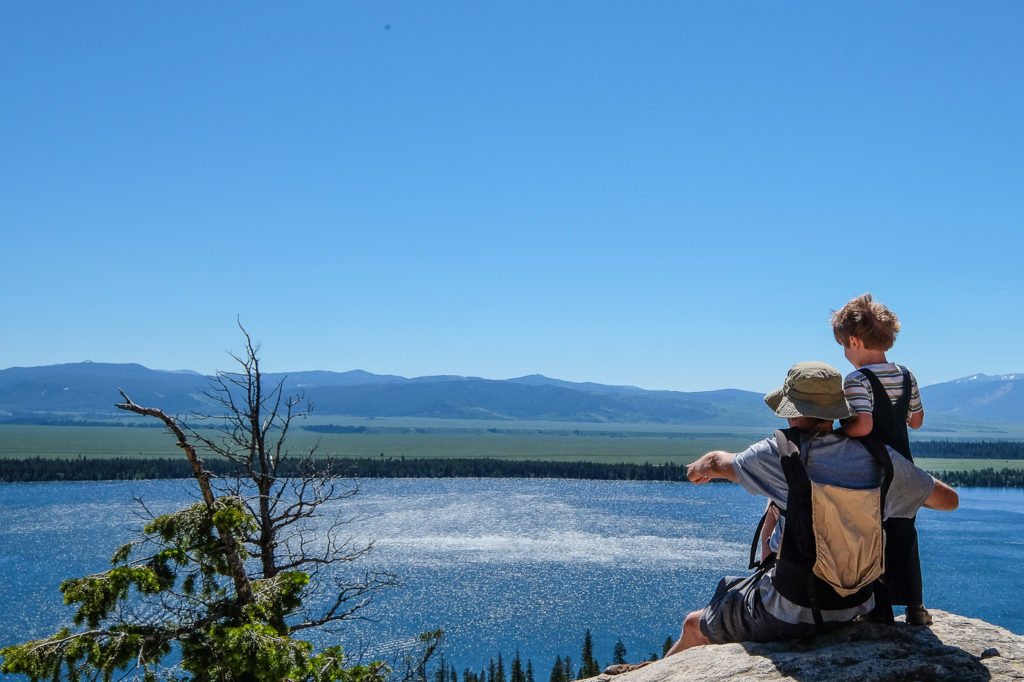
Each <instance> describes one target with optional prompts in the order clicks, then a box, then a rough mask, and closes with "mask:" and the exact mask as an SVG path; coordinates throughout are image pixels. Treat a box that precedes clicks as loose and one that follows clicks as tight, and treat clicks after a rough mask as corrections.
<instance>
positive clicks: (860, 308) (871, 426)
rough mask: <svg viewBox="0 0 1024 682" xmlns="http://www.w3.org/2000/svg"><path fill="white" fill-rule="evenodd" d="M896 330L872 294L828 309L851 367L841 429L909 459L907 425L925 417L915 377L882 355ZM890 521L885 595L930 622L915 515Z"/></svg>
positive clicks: (919, 621)
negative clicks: (847, 409)
mask: <svg viewBox="0 0 1024 682" xmlns="http://www.w3.org/2000/svg"><path fill="white" fill-rule="evenodd" d="M899 331H900V322H899V319H898V318H897V317H896V315H895V314H894V313H893V312H892V311H891V310H889V309H888V308H887V307H885V306H884V305H882V304H881V303H878V302H876V301H874V300H873V299H872V298H871V294H864V295H863V296H858V297H857V298H854V299H853V300H851V301H850V302H849V303H847V304H846V305H844V306H843V307H842V308H841V309H840V310H838V311H834V312H833V313H832V333H833V334H834V335H835V337H836V341H838V342H839V343H840V344H841V345H842V347H843V351H844V354H845V355H846V359H847V360H849V361H850V364H852V365H853V366H854V368H855V369H854V371H853V372H851V373H850V374H849V375H847V377H846V380H845V381H844V382H843V391H844V392H845V393H846V399H847V401H849V403H850V406H851V407H852V408H853V409H854V411H855V412H856V416H855V417H851V418H850V419H849V420H848V421H845V422H844V423H843V427H842V432H843V433H845V434H846V435H847V436H852V437H862V436H871V437H873V438H877V439H879V440H881V441H882V442H883V443H885V444H886V445H888V446H890V447H892V449H894V450H896V451H897V452H899V453H900V454H901V455H903V456H904V457H906V458H907V459H908V460H910V461H913V458H912V457H911V456H910V438H909V436H908V431H907V427H908V426H909V427H910V428H912V429H918V428H921V424H922V423H923V422H924V409H923V407H922V405H921V396H920V395H919V393H918V388H917V380H916V379H915V378H914V375H913V374H911V372H910V370H908V369H907V368H906V367H902V366H900V365H895V364H893V363H891V362H889V361H888V360H887V359H886V357H885V353H886V351H887V350H889V349H890V348H892V346H893V343H895V341H896V335H897V334H898V333H899ZM892 521H893V523H887V524H886V536H887V542H886V548H885V549H886V551H885V555H886V557H885V558H886V570H885V578H884V580H885V584H886V587H887V588H888V590H889V596H890V598H891V599H892V603H893V604H902V605H906V607H907V612H906V619H907V622H908V623H910V624H911V625H931V623H932V618H931V616H930V615H929V614H928V611H927V609H925V608H924V599H923V595H922V586H921V557H920V555H919V553H918V548H917V529H916V528H915V527H914V519H913V518H910V519H893V520H892ZM886 611H888V609H886ZM890 617H891V616H890Z"/></svg>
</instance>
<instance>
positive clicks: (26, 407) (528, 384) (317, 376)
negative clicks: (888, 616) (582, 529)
mask: <svg viewBox="0 0 1024 682" xmlns="http://www.w3.org/2000/svg"><path fill="white" fill-rule="evenodd" d="M263 376H264V380H265V381H266V382H269V383H268V384H267V385H274V384H276V382H277V381H279V380H281V379H284V381H285V391H286V393H287V394H297V393H300V392H301V393H303V394H304V395H305V396H306V397H307V398H308V399H309V400H310V401H311V402H312V403H313V405H314V407H315V414H316V415H318V416H321V417H323V416H334V415H337V416H350V417H433V418H440V419H492V420H551V421H574V422H608V423H663V424H687V425H709V426H716V425H732V426H769V425H776V424H777V420H776V419H775V417H774V416H773V415H772V414H771V412H770V411H768V409H767V408H766V407H765V404H764V401H763V396H762V394H760V393H754V392H751V391H740V390H734V389H723V390H718V391H700V392H680V391H648V390H644V389H640V388H637V387H635V386H607V385H604V384H595V383H574V382H569V381H562V380H559V379H551V378H549V377H545V376H541V375H539V374H535V375H530V376H524V377H518V378H515V379H506V380H491V379H480V378H476V377H462V376H429V377H416V378H412V379H410V378H406V377H401V376H394V375H381V374H371V373H370V372H364V371H362V370H353V371H350V372H327V371H309V372H294V373H289V374H265V375H263ZM209 381H210V379H209V377H206V376H204V375H201V374H199V373H197V372H192V371H187V370H186V371H165V370H153V369H148V368H146V367H143V366H142V365H138V364H108V363H93V362H82V363H73V364H62V365H46V366H43V367H11V368H9V369H5V370H0V423H4V422H6V423H53V422H60V421H65V420H69V421H82V420H85V421H110V420H114V419H119V418H124V417H125V416H126V415H125V413H124V412H121V411H120V410H117V409H116V408H115V407H114V403H115V402H118V401H119V400H120V396H119V394H118V392H117V389H118V388H123V389H124V390H125V391H126V392H127V393H128V394H129V395H131V397H132V399H133V400H135V401H136V402H137V403H139V404H141V405H146V406H152V407H160V408H161V409H163V410H164V411H165V412H167V413H169V414H185V413H188V412H191V411H196V410H198V411H204V410H207V411H208V410H209V408H210V406H211V403H210V401H209V399H208V398H207V397H206V396H205V395H204V392H205V391H206V390H208V388H209ZM922 398H923V400H924V403H925V410H926V415H927V418H928V421H932V420H933V419H934V418H935V417H943V418H947V419H953V420H956V421H982V422H1007V423H1016V424H1024V374H1008V375H1002V376H986V375H983V374H976V375H974V376H970V377H966V378H963V379H957V380H955V381H950V382H946V383H943V384H936V385H933V386H928V387H925V388H923V389H922Z"/></svg>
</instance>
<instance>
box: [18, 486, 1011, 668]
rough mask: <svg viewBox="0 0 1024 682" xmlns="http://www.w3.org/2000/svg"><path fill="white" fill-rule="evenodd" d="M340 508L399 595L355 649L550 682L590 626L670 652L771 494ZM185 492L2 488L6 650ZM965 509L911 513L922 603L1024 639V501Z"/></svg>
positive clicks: (522, 491) (671, 491)
mask: <svg viewBox="0 0 1024 682" xmlns="http://www.w3.org/2000/svg"><path fill="white" fill-rule="evenodd" d="M362 485H363V489H362V492H361V493H360V494H359V495H358V496H356V497H355V498H352V499H351V500H348V501H346V502H345V503H344V506H343V510H344V512H345V514H346V515H348V514H351V515H354V516H355V515H357V516H358V517H359V518H358V520H356V521H355V522H353V523H352V524H351V525H350V527H349V530H350V533H351V535H352V536H353V539H354V540H355V541H356V542H360V541H367V540H370V539H373V540H375V541H376V542H377V547H376V549H375V550H374V552H373V553H372V554H371V555H370V557H369V558H368V559H366V560H364V561H363V562H362V566H363V567H365V568H382V569H386V570H390V571H392V572H394V573H396V574H397V575H398V576H399V577H400V579H401V580H402V581H403V583H404V587H403V588H401V589H395V590H390V591H388V592H386V593H383V594H381V595H380V596H379V597H378V598H377V599H376V600H375V602H374V604H373V606H372V607H371V608H370V610H369V611H367V615H369V616H371V617H372V618H374V619H375V621H376V622H356V623H353V624H351V625H350V626H349V627H348V629H347V631H346V632H345V633H343V635H342V636H341V640H342V643H343V644H344V645H345V647H346V649H347V650H349V651H352V652H362V653H363V654H364V655H365V656H370V657H378V656H380V657H389V656H391V655H394V654H395V653H397V652H399V651H401V650H402V649H403V648H404V647H408V646H409V645H410V644H411V642H412V640H413V639H414V638H415V637H416V635H417V634H418V633H420V632H423V631H426V630H433V629H436V628H441V629H443V630H444V631H445V633H446V637H445V646H444V651H445V655H446V658H447V659H448V660H449V661H450V662H451V663H452V664H453V665H454V666H455V667H456V669H457V670H458V671H459V672H460V673H461V672H462V670H463V669H464V668H466V667H472V668H474V669H479V668H480V667H482V666H484V665H486V664H487V662H488V661H489V659H490V658H492V657H495V656H496V655H497V654H498V653H499V652H501V653H502V654H503V656H504V658H505V660H506V661H510V660H511V658H512V656H513V655H514V654H515V651H516V650H517V649H518V650H519V652H520V654H521V656H522V658H523V660H524V661H525V660H526V659H530V660H532V662H533V665H534V669H535V672H536V677H537V679H547V676H548V673H549V671H550V670H551V666H552V664H553V663H554V659H555V656H556V655H562V656H565V655H569V656H571V657H572V658H573V660H574V661H576V662H577V663H578V662H579V660H580V649H581V645H582V641H583V634H584V631H585V629H587V628H589V629H590V630H591V632H592V635H593V639H594V647H595V655H596V656H597V658H598V660H599V661H600V662H601V663H602V664H604V663H607V662H609V660H610V659H611V652H612V647H613V646H614V644H615V641H616V640H617V639H622V641H623V643H624V644H625V646H626V649H627V651H628V655H627V658H630V659H639V658H646V657H647V656H649V655H650V654H651V653H659V654H660V652H661V646H662V643H663V642H664V641H665V639H666V637H672V638H675V637H676V636H677V635H678V632H679V628H680V625H681V622H682V618H683V616H684V615H685V614H686V613H687V612H688V611H690V610H693V609H696V608H699V607H701V606H703V605H704V604H705V603H706V601H707V600H708V598H709V597H710V595H711V593H712V591H713V590H714V587H715V584H716V583H717V581H718V579H719V578H720V577H721V576H723V575H726V574H743V573H745V568H746V562H747V552H748V550H749V542H750V536H751V534H752V532H753V528H754V524H755V523H756V520H757V518H758V517H759V516H760V512H761V510H762V508H763V503H762V500H761V498H756V497H753V496H751V495H748V494H747V493H746V492H745V491H743V490H742V489H741V488H740V487H739V486H735V485H727V484H716V485H710V486H701V487H695V486H692V485H689V484H672V483H651V482H618V481H617V482H605V481H561V480H546V479H545V480H534V479H397V480H395V479H391V480H370V481H364V482H363V484H362ZM191 491H192V486H191V484H190V483H189V482H184V481H152V482H141V483H120V482H117V483H115V482H109V483H37V484H4V485H2V486H0V518H2V519H3V523H2V528H0V595H2V599H0V646H4V645H7V644H12V643H16V642H22V641H26V640H27V639H31V638H34V637H40V636H45V635H48V634H51V633H52V632H53V631H54V630H55V629H56V628H57V627H58V626H59V625H61V624H64V623H68V622H69V621H70V616H71V610H70V609H69V607H67V606H65V605H64V604H63V602H62V600H61V595H60V593H59V592H58V590H57V587H58V585H59V583H60V581H61V580H63V579H64V578H67V577H72V576H79V575H85V574H86V573H90V572H97V571H101V570H104V569H105V568H106V567H107V566H108V563H107V561H108V559H109V556H110V554H111V553H112V552H113V551H114V549H116V548H117V546H119V545H120V544H122V543H123V542H125V541H127V540H129V539H131V538H132V537H133V536H134V533H135V531H136V530H137V529H138V528H140V527H141V525H142V523H143V521H142V519H140V518H139V516H138V511H139V506H138V504H137V503H136V502H134V501H133V496H137V497H141V498H142V499H143V500H144V501H145V502H146V504H147V506H148V507H149V508H150V509H152V510H153V511H155V512H157V513H162V512H166V511H170V510H172V509H176V508H178V507H180V506H182V505H183V503H185V502H188V501H190V500H191V497H190V496H191V495H192V492H191ZM959 492H960V501H961V506H960V509H959V510H957V511H955V512H951V513H940V512H933V511H930V510H922V512H921V514H920V515H919V517H918V523H917V525H918V531H919V534H920V538H921V555H922V563H923V569H924V580H925V603H926V605H928V606H931V607H935V608H939V609H943V610H947V611H954V612H957V613H960V614H963V615H966V616H971V617H976V618H982V619H985V620H987V621H990V622H992V623H995V624H997V625H1001V626H1003V627H1006V628H1008V629H1010V630H1012V631H1013V632H1016V633H1018V634H1020V633H1024V596H1021V595H1020V593H1019V591H1018V589H1017V588H1018V586H1019V584H1020V581H1019V579H1018V577H1017V575H1018V571H1019V568H1018V567H1019V566H1020V565H1021V563H1022V562H1024V523H1022V521H1024V490H1015V489H982V488H967V489H961V490H960V491H959Z"/></svg>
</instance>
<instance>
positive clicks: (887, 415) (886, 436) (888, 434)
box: [858, 365, 914, 461]
mask: <svg viewBox="0 0 1024 682" xmlns="http://www.w3.org/2000/svg"><path fill="white" fill-rule="evenodd" d="M897 366H898V365H897ZM858 371H859V372H860V373H861V374H862V375H864V378H866V379H867V380H868V384H869V385H870V386H871V394H872V398H873V400H872V403H873V404H874V407H873V408H872V410H871V420H872V422H873V424H874V426H873V428H872V429H871V434H870V435H871V436H873V437H875V438H878V439H879V440H881V441H882V442H883V443H885V444H886V445H889V446H891V447H892V449H893V450H895V451H896V452H898V453H900V454H901V455H903V456H904V457H906V458H907V459H909V460H910V461H914V460H913V458H912V457H911V456H910V437H909V436H908V435H907V410H908V409H909V407H910V372H909V371H908V370H907V368H906V367H900V371H901V373H902V374H903V392H902V394H901V395H900V397H899V398H898V399H897V400H896V403H895V404H893V402H892V400H890V399H889V393H888V391H886V390H885V387H884V386H882V382H881V381H879V379H878V377H877V376H875V373H874V372H872V371H871V370H870V369H867V368H866V367H862V368H861V369H859V370H858Z"/></svg>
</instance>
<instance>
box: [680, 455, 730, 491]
mask: <svg viewBox="0 0 1024 682" xmlns="http://www.w3.org/2000/svg"><path fill="white" fill-rule="evenodd" d="M735 457H736V455H735V454H734V453H731V452H725V451H724V450H712V451H711V452H709V453H707V454H706V455H704V456H703V457H701V458H700V459H698V460H697V461H695V462H693V463H692V464H688V465H687V466H686V478H688V479H689V480H690V483H696V484H698V485H699V484H701V483H707V482H708V481H710V480H711V479H712V478H724V479H727V480H730V481H732V482H733V483H736V482H737V479H736V470H735V469H733V466H732V460H733V458H735Z"/></svg>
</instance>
